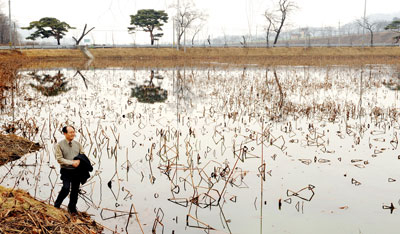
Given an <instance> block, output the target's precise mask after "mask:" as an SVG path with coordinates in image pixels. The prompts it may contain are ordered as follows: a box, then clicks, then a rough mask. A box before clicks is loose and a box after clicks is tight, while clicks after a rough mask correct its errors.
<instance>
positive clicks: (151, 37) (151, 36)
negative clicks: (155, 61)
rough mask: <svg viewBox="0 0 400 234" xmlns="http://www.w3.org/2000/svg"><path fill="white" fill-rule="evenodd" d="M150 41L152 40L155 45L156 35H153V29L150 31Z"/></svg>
mask: <svg viewBox="0 0 400 234" xmlns="http://www.w3.org/2000/svg"><path fill="white" fill-rule="evenodd" d="M150 41H151V45H154V35H153V31H150Z"/></svg>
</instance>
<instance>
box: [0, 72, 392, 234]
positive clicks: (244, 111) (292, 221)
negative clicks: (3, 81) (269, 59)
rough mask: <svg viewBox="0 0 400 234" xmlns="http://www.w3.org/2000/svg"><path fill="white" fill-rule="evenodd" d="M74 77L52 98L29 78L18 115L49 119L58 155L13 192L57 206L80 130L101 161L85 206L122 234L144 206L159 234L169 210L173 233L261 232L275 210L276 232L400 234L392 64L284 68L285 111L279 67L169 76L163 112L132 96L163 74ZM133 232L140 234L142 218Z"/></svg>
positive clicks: (13, 170)
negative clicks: (64, 158)
mask: <svg viewBox="0 0 400 234" xmlns="http://www.w3.org/2000/svg"><path fill="white" fill-rule="evenodd" d="M41 72H42V71H38V72H37V74H41ZM43 73H46V74H52V73H53V75H54V74H56V73H57V71H43ZM62 73H63V74H64V77H66V78H67V79H66V81H68V85H69V87H71V90H69V91H68V92H64V93H60V94H59V95H58V96H55V97H46V96H43V95H42V94H41V93H40V92H37V91H35V90H34V89H32V88H31V87H30V86H29V85H27V84H29V83H31V82H32V80H31V79H30V78H29V76H27V74H28V72H27V71H24V72H21V74H22V79H21V81H20V84H19V85H20V87H21V88H20V97H19V98H17V100H16V105H17V106H18V108H17V109H16V113H15V115H16V116H17V118H26V119H29V118H31V119H33V120H34V121H35V122H36V124H37V125H38V127H39V129H40V131H39V133H38V134H37V135H36V137H35V139H34V140H35V141H39V142H44V144H45V149H44V150H42V151H40V152H38V153H36V154H33V155H29V156H28V157H25V158H23V159H22V160H19V161H16V162H14V163H11V164H8V165H6V166H5V167H2V168H1V169H0V172H1V174H0V175H1V176H0V181H1V184H2V185H6V186H8V187H13V186H14V184H16V187H17V188H23V189H27V190H28V191H29V193H30V194H31V195H34V196H36V197H37V198H39V199H43V200H46V199H47V201H48V200H49V198H50V197H51V202H50V203H53V200H54V198H55V197H56V195H57V194H58V191H59V189H60V188H61V184H60V181H59V178H58V176H57V175H56V173H57V174H58V171H59V166H58V164H57V162H56V161H55V159H54V152H53V147H52V143H54V141H55V139H57V140H61V139H62V138H63V136H62V135H61V133H60V132H59V131H58V130H56V129H59V127H60V126H61V125H63V124H64V123H65V122H67V121H68V123H70V124H73V125H74V126H75V127H76V128H77V129H79V130H80V134H78V135H77V140H79V141H80V142H81V143H82V144H83V145H84V148H85V151H86V153H87V154H88V155H89V157H90V158H91V159H92V162H93V163H94V173H93V174H92V175H93V177H92V178H91V179H90V180H89V181H88V183H87V184H86V185H85V186H83V189H84V190H85V191H86V194H85V197H87V203H86V202H84V200H83V199H82V198H81V199H80V200H79V202H78V208H79V210H86V211H87V212H88V213H90V214H93V215H94V218H95V219H96V220H97V221H99V222H100V223H102V224H104V225H105V226H107V227H109V228H111V229H115V227H116V230H117V231H118V232H124V231H125V226H126V222H127V221H128V217H127V216H126V215H124V214H126V212H129V210H130V208H131V205H132V204H134V206H135V208H136V210H137V212H138V218H139V220H140V223H141V225H142V228H143V229H144V232H145V233H150V232H151V230H152V228H153V225H154V221H155V219H156V217H157V212H158V214H159V217H160V220H161V219H162V220H161V222H160V223H162V224H163V225H164V232H165V233H171V232H172V230H174V231H175V233H203V230H202V229H200V228H195V227H186V224H187V223H186V217H187V214H190V216H188V217H189V219H188V221H189V223H188V224H189V225H191V226H204V224H206V225H210V226H211V227H213V228H215V229H217V230H218V231H210V233H229V232H230V231H231V232H232V233H259V232H260V228H261V226H260V216H261V215H262V229H263V231H262V233H359V232H361V233H379V232H384V233H396V231H395V230H396V229H395V228H396V227H397V215H398V214H397V212H396V210H395V211H394V212H393V214H392V215H391V214H390V210H384V209H382V206H383V205H389V206H390V203H393V204H394V206H395V207H397V206H399V203H398V201H399V199H400V197H399V195H398V189H397V187H398V186H397V183H398V181H397V180H400V177H398V173H397V171H398V166H397V164H398V163H400V161H399V159H398V157H397V156H398V154H397V153H396V152H397V136H398V131H399V127H400V126H399V120H398V116H397V115H395V114H396V112H395V111H397V110H398V108H399V100H398V99H399V97H398V92H397V91H392V90H390V89H387V88H386V87H385V86H384V85H382V81H383V80H387V79H391V78H392V77H393V74H394V72H393V71H392V69H391V68H389V67H374V68H365V69H364V71H363V72H361V70H360V69H359V68H347V67H331V68H313V67H306V68H303V67H282V68H278V69H277V75H278V78H279V82H280V84H281V86H282V88H283V93H284V94H285V97H284V105H283V106H284V107H283V108H282V109H280V110H279V108H278V109H277V103H278V100H279V98H280V97H279V91H278V88H277V85H276V81H275V79H274V75H273V71H272V70H266V69H255V68H247V69H242V68H232V69H228V70H223V69H218V68H211V69H192V68H181V69H175V70H173V69H161V70H158V71H156V74H158V75H160V76H163V77H164V79H159V80H155V81H154V85H155V86H156V87H159V88H160V89H162V90H166V91H167V93H168V96H167V99H166V100H165V102H161V103H160V102H156V103H154V104H149V103H141V102H139V101H138V100H137V99H136V98H134V97H131V89H132V88H133V87H139V86H140V85H149V83H148V81H149V77H150V71H149V70H126V69H108V70H107V69H105V70H86V71H81V74H82V75H83V76H84V78H85V81H86V83H87V86H88V87H87V88H86V86H85V84H84V79H83V78H82V77H81V76H76V71H72V70H62ZM361 77H362V78H361ZM360 87H361V89H360ZM30 98H33V99H34V100H37V102H30V101H28V100H29V99H30ZM288 106H290V108H289V107H288ZM360 106H361V112H360V109H359V107H360ZM308 108H314V109H311V110H310V109H308ZM328 108H335V109H336V112H337V113H336V112H335V111H333V109H332V110H330V109H328ZM305 110H308V112H307V111H305ZM372 110H374V111H372ZM277 111H280V113H277ZM301 111H304V112H301ZM360 113H361V115H359V114H360ZM277 116H278V118H277ZM2 118H4V119H8V117H7V116H2ZM261 119H264V121H263V122H264V123H262V121H261ZM270 119H275V120H278V122H276V121H271V120H270ZM2 121H3V120H2ZM177 130H178V133H176V131H177ZM262 141H264V144H262V143H261V142H262ZM177 143H179V147H178V148H177V147H175V146H176V144H177ZM244 149H247V150H246V155H245V156H244V155H243V153H244ZM177 153H178V154H179V161H178V164H176V161H175V159H176V158H175V156H176V154H177ZM235 155H236V156H238V157H239V158H241V159H242V160H243V161H242V160H239V159H238V157H236V156H235ZM261 156H262V157H263V160H264V161H265V163H266V168H265V181H264V182H263V183H262V186H263V193H262V195H261V178H262V177H260V170H261V169H260V165H261V164H262V159H261ZM20 163H25V164H27V165H28V166H27V167H20V166H17V165H18V164H20ZM12 165H15V166H14V167H12ZM34 165H36V166H34ZM235 165H236V167H235ZM53 166H54V167H55V168H56V169H50V168H51V167H53ZM8 171H10V173H9V174H6V173H7V172H8ZM261 174H264V173H262V170H261ZM167 175H168V176H167ZM57 178H58V179H57ZM228 178H229V179H228ZM394 180H396V181H394ZM109 181H111V183H109ZM54 184H56V185H55V189H54V191H52V187H53V185H54ZM108 185H111V186H110V187H111V189H110V188H109V186H108ZM310 185H311V187H310ZM314 186H315V188H314ZM309 188H312V189H309ZM302 189H303V190H302ZM288 190H290V191H292V192H290V191H288ZM299 191H301V192H299ZM293 192H294V193H295V194H294V195H293ZM296 192H298V193H299V194H296ZM312 192H314V193H315V195H314V196H312V199H311V200H310V201H307V199H306V200H304V199H301V197H302V198H310V197H311V196H310V194H312ZM220 194H222V196H221V199H220V202H219V203H218V200H219V199H218V198H219V195H220ZM297 195H298V196H297ZM197 196H198V197H197ZM196 197H197V199H196ZM279 200H281V209H280V210H279V209H278V207H279ZM171 201H175V203H174V202H171ZM64 203H65V204H67V201H65V202H64ZM196 204H197V205H196ZM185 206H186V207H185ZM210 206H211V209H210ZM204 207H206V208H204ZM104 208H107V209H111V210H117V211H118V212H117V213H115V214H116V215H117V216H119V215H121V216H120V217H117V218H113V219H108V218H109V217H111V216H114V212H111V211H109V210H104ZM159 209H161V210H160V211H159ZM102 210H103V212H102ZM161 211H162V212H163V213H164V216H163V217H161V216H162V215H161V213H162V212H161ZM124 212H125V213H124ZM102 218H103V219H105V220H104V221H102ZM195 219H197V220H198V221H199V222H196V220H195ZM128 227H129V228H128V230H129V231H130V232H132V233H138V232H140V227H139V225H138V223H137V220H136V217H135V216H132V217H131V218H130V220H129V226H128ZM157 230H158V231H161V224H158V225H157ZM157 233H159V232H157ZM160 233H161V232H160Z"/></svg>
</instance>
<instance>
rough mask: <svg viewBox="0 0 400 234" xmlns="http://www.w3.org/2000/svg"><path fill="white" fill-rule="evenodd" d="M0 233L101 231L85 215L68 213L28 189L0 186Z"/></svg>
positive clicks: (100, 227) (97, 225)
mask: <svg viewBox="0 0 400 234" xmlns="http://www.w3.org/2000/svg"><path fill="white" fill-rule="evenodd" d="M0 223H1V225H0V233H10V234H11V233H93V234H95V233H101V232H102V231H103V227H102V226H101V225H99V224H98V223H96V222H95V221H93V220H91V219H90V218H89V217H88V215H85V214H80V215H76V216H72V215H70V214H69V213H68V212H66V211H65V210H63V209H57V208H55V207H54V206H52V205H49V204H46V203H44V202H42V201H38V200H36V199H35V198H33V197H32V196H30V195H29V194H28V193H27V192H25V191H22V190H12V189H8V188H5V187H3V186H0Z"/></svg>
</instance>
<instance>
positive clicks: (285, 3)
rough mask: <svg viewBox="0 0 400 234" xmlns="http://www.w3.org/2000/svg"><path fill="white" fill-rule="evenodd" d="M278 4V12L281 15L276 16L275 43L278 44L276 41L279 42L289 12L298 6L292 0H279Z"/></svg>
mask: <svg viewBox="0 0 400 234" xmlns="http://www.w3.org/2000/svg"><path fill="white" fill-rule="evenodd" d="M278 5H279V6H278V7H279V9H278V12H279V14H280V16H278V17H277V18H276V19H277V21H276V28H275V29H274V31H275V33H276V35H275V39H274V45H276V43H277V42H278V39H279V35H280V34H281V32H282V28H283V26H284V25H285V23H286V19H287V17H288V14H289V13H290V12H291V11H293V10H294V9H296V8H297V6H296V4H295V3H294V2H293V1H292V0H279V3H278Z"/></svg>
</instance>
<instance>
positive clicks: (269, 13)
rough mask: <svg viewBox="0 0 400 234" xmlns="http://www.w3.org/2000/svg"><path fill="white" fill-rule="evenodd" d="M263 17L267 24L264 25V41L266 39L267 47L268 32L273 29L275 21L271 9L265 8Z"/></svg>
mask: <svg viewBox="0 0 400 234" xmlns="http://www.w3.org/2000/svg"><path fill="white" fill-rule="evenodd" d="M264 17H265V19H266V20H267V25H266V26H265V31H266V33H267V35H266V41H267V47H269V36H270V33H271V32H272V31H273V30H275V23H276V22H277V19H276V15H275V14H274V12H272V11H268V10H266V11H265V13H264Z"/></svg>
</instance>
